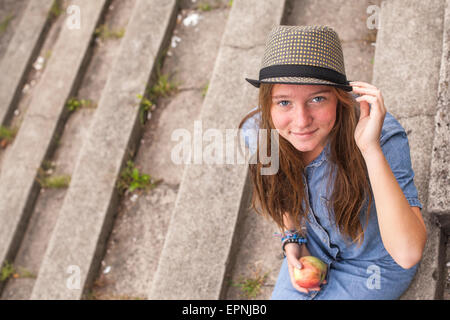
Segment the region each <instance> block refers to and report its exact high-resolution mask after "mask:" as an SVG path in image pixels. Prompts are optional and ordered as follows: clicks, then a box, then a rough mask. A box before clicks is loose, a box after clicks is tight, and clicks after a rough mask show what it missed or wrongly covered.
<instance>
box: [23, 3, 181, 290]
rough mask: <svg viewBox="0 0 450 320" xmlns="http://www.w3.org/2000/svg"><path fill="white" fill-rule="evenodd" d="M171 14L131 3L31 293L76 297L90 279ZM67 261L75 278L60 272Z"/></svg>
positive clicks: (165, 8)
mask: <svg viewBox="0 0 450 320" xmlns="http://www.w3.org/2000/svg"><path fill="white" fill-rule="evenodd" d="M175 12H176V1H167V2H165V3H164V5H162V4H161V3H160V2H159V1H156V0H155V1H148V0H138V1H137V2H136V6H135V8H134V10H133V14H132V17H131V19H130V23H129V24H128V26H127V28H126V33H125V37H124V39H123V40H122V43H121V49H120V53H119V55H118V57H117V60H116V64H115V65H114V68H113V70H111V73H110V75H109V78H108V81H107V83H106V87H105V90H104V92H103V94H102V97H101V99H100V101H99V104H98V108H97V111H96V113H95V115H94V119H93V121H92V125H91V127H90V131H89V139H87V140H86V141H85V143H84V144H83V147H82V150H81V151H80V155H79V157H78V160H77V164H76V167H75V172H74V174H73V176H72V181H71V185H70V187H69V190H68V192H67V195H66V198H65V199H64V203H63V207H62V209H61V212H60V217H59V218H58V221H57V224H56V226H55V229H54V231H53V234H52V237H51V239H50V243H49V246H48V248H47V251H46V254H45V257H44V260H43V262H42V265H41V269H40V271H39V274H38V278H37V280H36V283H35V286H34V289H33V293H32V295H31V298H32V299H80V298H81V296H82V294H83V290H84V289H85V288H86V287H88V286H89V285H90V284H91V283H92V281H93V278H94V276H95V272H96V271H97V269H98V267H99V263H100V258H101V257H102V256H103V251H104V247H105V241H106V237H107V236H108V234H109V232H110V228H111V224H112V222H113V217H114V213H115V210H116V207H115V206H116V204H117V189H116V187H115V186H116V181H117V178H118V176H119V174H120V170H121V168H122V166H123V164H124V161H125V160H127V157H128V148H130V149H131V150H133V149H134V148H135V143H136V138H138V135H139V132H138V131H139V129H140V128H139V108H138V105H139V101H137V99H136V95H137V94H143V93H144V90H145V87H146V84H147V81H148V79H149V77H150V75H151V72H152V70H153V68H154V65H155V62H156V59H157V57H158V56H159V54H161V50H162V48H163V47H164V45H165V44H167V40H168V39H167V36H168V32H170V29H171V27H172V25H173V23H174V21H175V19H174V18H175V17H174V13H175ZM80 221H83V223H80ZM70 267H74V268H75V269H72V270H75V271H72V272H75V274H74V276H75V277H77V276H79V278H77V279H75V280H74V278H73V276H70V275H69V276H68V273H67V272H69V273H70V270H71V269H68V268H70ZM68 270H69V271H68ZM71 281H74V282H71ZM49 284H51V285H49Z"/></svg>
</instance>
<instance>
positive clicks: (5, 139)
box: [0, 126, 18, 148]
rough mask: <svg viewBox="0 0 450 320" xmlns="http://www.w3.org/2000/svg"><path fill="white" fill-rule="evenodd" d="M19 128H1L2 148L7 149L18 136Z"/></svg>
mask: <svg viewBox="0 0 450 320" xmlns="http://www.w3.org/2000/svg"><path fill="white" fill-rule="evenodd" d="M17 130H18V129H17V128H12V129H11V128H7V127H4V126H0V147H2V148H5V147H6V146H7V145H8V144H10V143H11V142H12V141H13V139H14V137H15V136H16V134H17Z"/></svg>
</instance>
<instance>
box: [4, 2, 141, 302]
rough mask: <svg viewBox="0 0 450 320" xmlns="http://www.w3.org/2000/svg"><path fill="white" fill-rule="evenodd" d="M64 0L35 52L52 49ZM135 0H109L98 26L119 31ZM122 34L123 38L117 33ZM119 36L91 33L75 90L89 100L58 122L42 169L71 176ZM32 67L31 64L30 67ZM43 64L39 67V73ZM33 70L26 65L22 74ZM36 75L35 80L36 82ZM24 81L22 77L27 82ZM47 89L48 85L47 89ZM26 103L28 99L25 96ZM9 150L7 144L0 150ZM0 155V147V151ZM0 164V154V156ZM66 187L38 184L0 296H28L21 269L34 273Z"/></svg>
mask: <svg viewBox="0 0 450 320" xmlns="http://www.w3.org/2000/svg"><path fill="white" fill-rule="evenodd" d="M69 4H70V2H65V3H62V4H61V11H62V14H61V15H59V16H58V19H56V20H55V21H54V22H53V23H52V24H51V27H50V30H49V31H48V33H47V36H46V39H45V41H44V44H43V45H42V48H41V50H40V53H39V56H41V57H45V56H46V53H47V52H52V51H53V47H54V43H55V42H56V40H57V37H55V36H54V34H55V32H58V31H59V30H61V29H62V28H61V26H62V24H63V23H65V22H66V19H67V17H68V16H69V15H68V14H67V13H66V14H65V13H64V12H66V10H65V9H66V8H67V6H68V5H69ZM134 5H135V1H134V0H129V1H126V2H123V1H120V0H119V1H117V0H114V1H110V2H109V4H108V7H107V8H108V9H107V10H106V11H105V13H104V15H103V16H102V18H101V22H99V24H100V25H107V26H108V30H111V32H115V31H119V30H125V27H126V25H127V24H128V22H129V19H130V17H131V14H132V10H133V8H134ZM122 38H123V37H122ZM122 38H121V37H119V36H113V37H104V36H103V34H97V35H96V36H95V39H94V41H93V42H92V50H91V52H92V54H91V56H90V57H89V63H88V64H87V67H86V69H85V71H84V74H83V75H82V80H81V81H80V85H79V87H78V89H77V90H76V92H75V93H74V95H75V97H76V98H77V99H79V100H80V99H86V100H88V101H92V103H91V104H90V105H89V106H84V107H81V108H79V109H77V110H76V111H74V112H71V113H70V115H69V117H68V119H67V121H66V122H65V125H64V130H63V132H62V133H61V135H60V136H58V139H57V146H56V147H55V151H54V152H53V153H52V154H51V155H50V156H49V157H48V158H47V159H46V165H47V167H48V164H49V163H52V164H53V165H52V169H51V170H49V171H47V174H48V175H49V176H51V177H52V178H53V177H58V176H72V174H73V171H74V168H75V164H76V160H77V158H78V155H79V151H80V150H81V147H82V144H83V142H84V141H85V140H86V139H87V137H88V136H87V133H88V132H89V127H90V125H91V123H92V119H93V117H94V114H95V112H96V107H95V106H96V104H97V102H98V101H99V100H100V97H101V94H102V92H103V89H104V87H105V84H106V81H107V78H108V75H109V72H110V70H111V69H112V67H113V65H114V62H115V60H116V57H117V54H118V52H119V49H120V44H121V40H122ZM33 69H34V68H33ZM44 70H45V68H43V69H41V70H40V74H42V72H43V71H44ZM33 74H36V75H38V74H37V73H36V71H35V70H31V75H29V76H27V78H28V79H30V78H32V77H33ZM39 80H40V78H39V77H37V79H36V80H35V81H36V83H38V82H39ZM29 82H30V80H27V83H29ZM50 89H51V88H50ZM33 95H34V93H33V88H31V90H29V91H27V92H26V94H23V95H22V97H21V99H20V100H19V103H18V106H17V109H18V110H20V114H19V117H17V116H15V117H14V118H13V121H12V124H14V122H16V123H20V115H22V114H26V111H24V109H26V106H27V105H28V104H27V101H28V100H29V98H30V97H32V96H33ZM28 102H29V101H28ZM3 151H4V152H9V151H10V150H9V148H6V149H4V150H3ZM1 155H2V153H1V151H0V156H1ZM0 166H1V159H0ZM67 189H68V188H67V187H64V188H55V187H54V186H53V187H42V188H41V189H40V192H39V195H38V196H37V199H36V202H35V204H34V207H33V210H32V213H31V217H30V220H29V223H28V225H27V228H26V231H25V234H24V237H23V239H22V241H21V244H20V247H19V249H18V251H17V255H16V257H15V259H14V261H10V262H11V263H13V265H14V267H15V269H16V272H18V275H16V276H15V277H10V278H9V279H8V281H7V283H6V285H5V287H4V289H3V292H2V295H1V297H0V299H9V300H17V299H19V300H24V299H29V298H30V296H31V293H32V291H33V286H34V283H35V277H29V276H25V275H26V274H25V273H24V272H23V271H21V270H28V271H29V272H30V273H32V274H34V275H37V274H38V271H39V268H40V265H41V262H42V259H43V257H44V254H45V250H46V248H47V245H48V242H49V240H50V237H51V234H52V231H53V228H54V226H55V225H56V222H57V220H58V213H59V211H60V209H61V207H62V204H63V202H64V198H65V195H66V193H67Z"/></svg>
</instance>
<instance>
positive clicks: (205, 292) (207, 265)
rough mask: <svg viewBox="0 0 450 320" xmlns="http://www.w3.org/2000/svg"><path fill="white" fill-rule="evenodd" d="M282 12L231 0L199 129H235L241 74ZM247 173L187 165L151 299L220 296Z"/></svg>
mask: <svg viewBox="0 0 450 320" xmlns="http://www.w3.org/2000/svg"><path fill="white" fill-rule="evenodd" d="M283 7H284V1H264V2H261V1H234V2H233V7H232V9H231V12H230V15H229V18H228V21H227V25H226V29H225V34H224V35H223V38H222V43H221V48H220V51H219V54H218V57H217V60H216V64H215V66H214V72H213V76H212V79H211V82H210V85H209V89H208V93H207V95H206V98H205V101H204V103H203V107H202V111H201V118H200V119H201V120H202V127H203V130H207V129H208V128H216V129H219V130H224V129H226V128H235V127H236V123H237V122H238V121H239V117H240V116H241V115H242V110H244V108H245V107H246V103H248V101H247V99H248V98H247V94H248V92H247V90H248V89H249V88H248V86H246V85H245V82H246V81H245V79H244V77H243V75H244V74H248V75H250V74H252V73H253V72H254V70H256V69H257V68H258V66H259V64H260V59H255V57H260V56H261V55H262V53H263V49H264V42H265V39H266V35H267V33H268V32H269V31H270V29H271V27H272V26H273V25H275V24H279V23H280V20H281V17H282V14H283V9H284V8H283ZM266 12H271V14H270V16H267V15H265V13H266ZM261 16H266V17H267V19H260V18H259V17H261ZM231 62H232V63H231ZM231 92H232V93H233V94H229V93H231ZM253 93H254V91H253ZM218 110H220V112H218ZM194 134H195V133H194ZM246 172H247V168H246V166H245V165H208V164H205V163H203V164H202V165H200V166H199V165H196V164H191V165H187V166H186V168H185V171H184V173H183V178H182V182H181V185H180V189H179V192H178V197H177V201H176V203H175V209H174V212H173V215H172V218H171V221H170V225H169V230H168V233H167V235H166V240H165V243H164V248H163V251H162V254H161V259H160V262H159V265H158V268H157V271H156V274H155V277H154V281H153V284H152V286H151V288H150V290H149V291H150V292H149V298H150V299H219V298H220V296H221V294H222V290H223V288H224V284H223V282H224V276H225V273H226V269H227V265H228V264H229V262H230V261H229V258H230V250H231V246H232V241H233V235H234V230H235V226H236V223H237V220H238V216H239V211H240V210H241V209H242V208H240V203H241V198H242V195H243V188H244V184H245V179H246ZM217 177H221V178H220V181H218V180H217ZM193 190H195V192H193ZM187 253H188V254H187ZM174 288H183V289H182V290H174Z"/></svg>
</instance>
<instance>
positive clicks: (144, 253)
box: [88, 0, 230, 299]
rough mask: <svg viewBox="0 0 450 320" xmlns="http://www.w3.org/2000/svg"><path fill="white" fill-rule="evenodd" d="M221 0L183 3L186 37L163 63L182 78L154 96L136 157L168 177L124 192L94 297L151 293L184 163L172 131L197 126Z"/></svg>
mask: <svg viewBox="0 0 450 320" xmlns="http://www.w3.org/2000/svg"><path fill="white" fill-rule="evenodd" d="M221 2H222V4H221V5H220V7H213V9H212V10H209V11H201V10H194V9H195V6H194V5H195V3H192V2H191V1H190V0H189V1H186V3H181V4H180V9H179V11H178V15H177V25H176V27H175V29H174V31H173V34H172V36H173V37H174V36H176V37H178V38H179V39H180V41H179V42H176V46H175V47H173V46H170V47H169V50H168V52H167V55H166V57H165V59H164V62H163V66H162V69H161V73H162V74H164V75H170V80H171V81H173V82H178V83H179V87H178V91H176V92H173V93H172V94H170V95H169V96H167V97H160V98H159V99H158V100H157V101H154V102H155V103H156V107H155V109H154V110H153V111H152V112H151V118H150V120H148V121H147V122H146V124H145V127H144V128H143V134H142V139H141V143H140V145H139V150H138V151H137V154H136V157H135V159H134V163H135V165H136V167H138V168H139V171H140V172H143V173H147V174H150V175H151V176H152V177H154V178H155V179H161V178H162V179H163V182H161V183H160V184H158V186H157V187H156V188H155V189H152V190H149V191H148V192H145V191H141V190H135V191H133V192H129V193H127V194H126V195H125V196H124V197H123V201H121V204H120V206H119V209H118V213H117V217H116V219H115V221H114V227H113V231H112V233H111V236H110V238H109V239H108V244H107V249H106V254H105V256H104V257H103V261H102V269H101V270H99V272H98V276H97V279H96V281H95V285H94V286H93V288H92V292H91V294H90V295H89V296H88V297H90V298H95V299H117V298H118V297H119V298H122V299H123V298H136V297H143V298H146V297H147V294H148V287H149V285H150V284H151V282H152V281H153V276H154V274H155V271H156V268H157V266H158V261H159V257H160V253H161V251H162V248H163V245H164V239H165V235H166V232H167V229H168V226H169V222H170V217H171V215H172V212H173V208H174V204H175V200H176V196H177V192H178V188H179V185H180V182H181V177H182V174H183V169H184V165H183V164H176V163H174V162H173V161H172V160H171V151H172V149H173V148H174V146H175V145H176V144H177V142H176V141H172V133H173V132H174V131H175V130H176V129H178V128H186V129H187V130H189V131H192V128H193V124H194V121H195V120H196V119H197V118H198V116H199V114H200V110H201V106H202V103H203V100H204V96H203V93H204V87H205V85H206V84H207V83H208V82H209V80H210V78H211V74H212V71H213V67H214V63H215V61H216V57H217V52H218V50H219V47H220V40H221V38H222V35H223V31H224V29H225V24H226V21H227V18H228V14H229V11H230V8H229V7H228V6H227V3H228V0H226V1H224V0H222V1H221ZM188 5H189V6H188ZM191 7H192V9H191ZM194 14H198V16H199V20H198V23H197V24H196V25H187V26H186V25H185V24H184V23H183V21H188V20H185V19H189V17H191V16H192V15H194ZM175 39H176V38H175ZM105 270H106V271H108V270H109V272H107V273H104V271H105Z"/></svg>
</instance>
